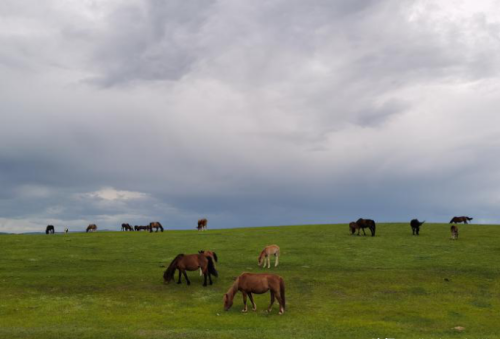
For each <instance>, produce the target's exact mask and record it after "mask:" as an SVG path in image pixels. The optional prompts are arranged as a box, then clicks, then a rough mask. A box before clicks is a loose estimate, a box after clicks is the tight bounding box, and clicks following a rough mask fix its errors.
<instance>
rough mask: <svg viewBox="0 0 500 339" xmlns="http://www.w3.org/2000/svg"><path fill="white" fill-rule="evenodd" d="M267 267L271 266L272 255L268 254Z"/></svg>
mask: <svg viewBox="0 0 500 339" xmlns="http://www.w3.org/2000/svg"><path fill="white" fill-rule="evenodd" d="M267 268H271V256H270V255H268V256H267Z"/></svg>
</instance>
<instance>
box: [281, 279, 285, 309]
mask: <svg viewBox="0 0 500 339" xmlns="http://www.w3.org/2000/svg"><path fill="white" fill-rule="evenodd" d="M280 294H281V300H282V301H283V309H285V303H286V302H285V281H284V280H283V278H281V277H280Z"/></svg>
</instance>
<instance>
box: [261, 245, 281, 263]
mask: <svg viewBox="0 0 500 339" xmlns="http://www.w3.org/2000/svg"><path fill="white" fill-rule="evenodd" d="M272 255H274V267H276V266H278V262H279V257H280V247H279V246H278V245H269V246H266V247H265V248H264V249H263V250H262V251H261V252H260V254H259V259H258V261H257V263H258V264H259V266H262V264H264V268H266V261H267V268H271V256H272Z"/></svg>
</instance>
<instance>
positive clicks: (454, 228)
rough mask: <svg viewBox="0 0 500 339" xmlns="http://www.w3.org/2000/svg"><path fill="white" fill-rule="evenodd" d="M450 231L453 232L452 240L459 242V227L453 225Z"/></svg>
mask: <svg viewBox="0 0 500 339" xmlns="http://www.w3.org/2000/svg"><path fill="white" fill-rule="evenodd" d="M450 231H451V240H457V239H458V226H457V225H451V227H450Z"/></svg>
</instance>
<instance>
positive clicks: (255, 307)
mask: <svg viewBox="0 0 500 339" xmlns="http://www.w3.org/2000/svg"><path fill="white" fill-rule="evenodd" d="M248 297H249V298H250V302H251V303H252V310H254V311H257V305H256V304H255V301H253V295H252V293H248Z"/></svg>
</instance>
